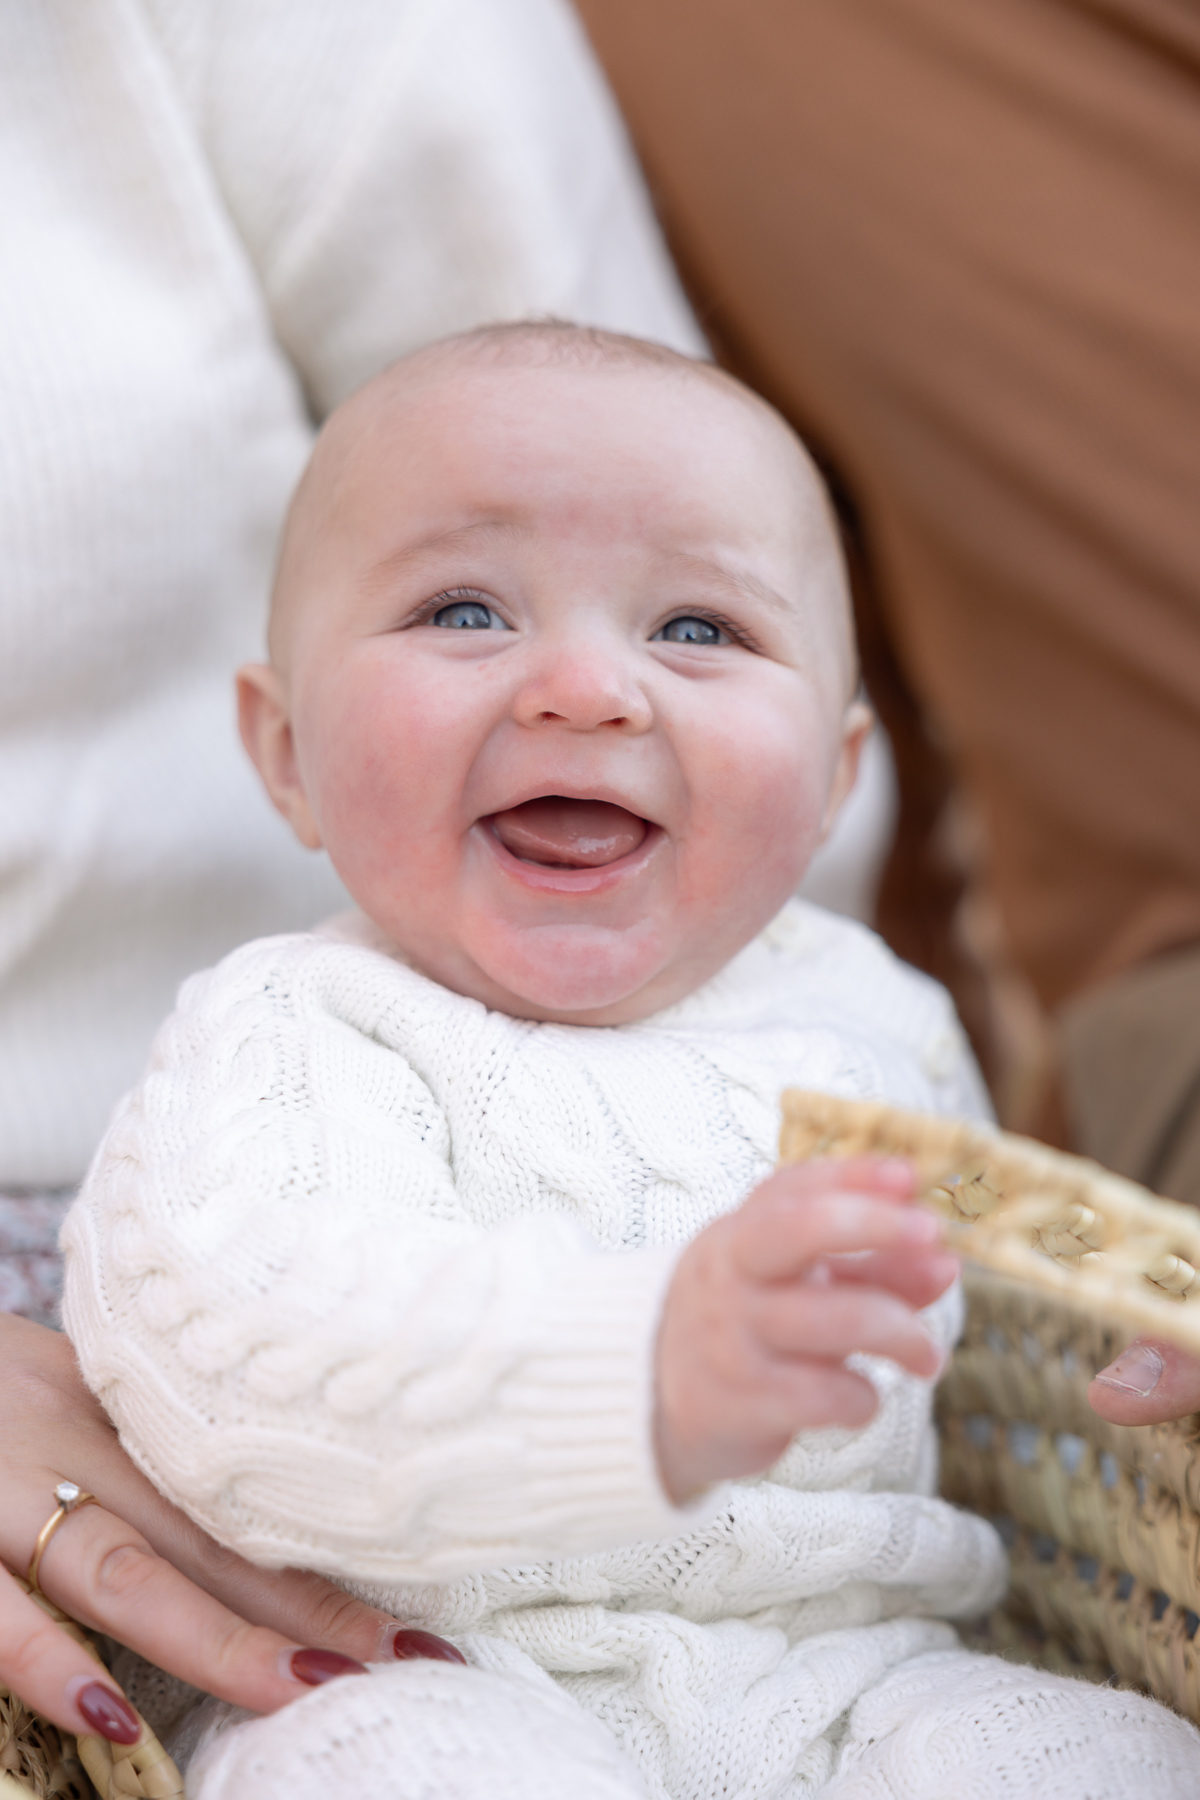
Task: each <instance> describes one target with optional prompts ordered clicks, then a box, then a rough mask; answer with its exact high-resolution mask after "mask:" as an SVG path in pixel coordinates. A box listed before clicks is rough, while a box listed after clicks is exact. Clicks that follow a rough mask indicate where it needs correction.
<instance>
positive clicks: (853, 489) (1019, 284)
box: [581, 0, 1200, 1199]
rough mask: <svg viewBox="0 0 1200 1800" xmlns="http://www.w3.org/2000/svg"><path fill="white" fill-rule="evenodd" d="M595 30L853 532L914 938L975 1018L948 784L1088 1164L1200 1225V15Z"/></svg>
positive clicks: (594, 24) (735, 342)
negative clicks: (1190, 1119) (1193, 1112)
mask: <svg viewBox="0 0 1200 1800" xmlns="http://www.w3.org/2000/svg"><path fill="white" fill-rule="evenodd" d="M581 11H582V13H583V16H584V19H585V21H586V23H587V25H588V26H589V29H590V31H591V33H592V37H593V41H594V43H595V45H596V48H597V49H598V51H599V53H600V55H601V58H602V60H603V61H604V62H605V64H606V67H607V70H608V73H609V76H610V79H611V80H612V82H613V84H614V86H615V87H616V90H617V94H618V98H619V99H620V100H621V102H622V105H623V106H624V108H625V111H626V115H627V118H628V120H629V122H630V124H631V126H632V128H633V132H634V136H635V140H636V142H637V144H638V147H639V149H640V151H641V153H642V156H643V159H644V162H645V165H646V168H647V172H648V174H649V176H650V180H651V185H652V187H653V189H654V191H655V193H656V197H657V199H658V201H659V205H660V210H661V212H662V215H663V217H664V219H665V222H666V224H667V226H668V230H669V233H670V235H671V238H672V241H673V245H674V248H675V250H676V252H677V254H678V256H679V258H680V260H681V263H682V266H683V268H684V270H685V273H686V275H687V277H688V280H689V282H690V284H691V288H692V291H693V297H694V299H695V300H696V302H697V304H698V307H699V310H700V313H701V317H702V318H703V319H704V321H705V323H706V324H707V325H708V326H709V328H710V329H711V330H713V332H714V334H715V336H716V338H717V341H718V342H719V343H720V344H721V345H722V347H723V349H724V352H725V354H726V356H727V358H728V360H729V361H730V363H731V364H732V365H733V366H734V367H735V368H736V369H737V370H738V372H739V373H742V374H744V375H746V376H747V377H748V378H749V379H751V380H752V381H754V382H756V383H757V384H758V385H759V386H760V387H761V388H762V389H763V390H764V391H765V392H766V393H767V394H768V395H769V396H770V397H771V398H772V399H773V400H775V401H776V403H777V404H778V405H780V406H781V407H782V409H783V410H784V411H785V412H786V413H787V414H788V415H789V417H790V418H792V419H793V420H794V421H795V422H796V423H797V424H798V425H799V426H800V427H801V429H802V430H804V431H805V432H806V433H807V434H808V436H809V437H810V439H811V440H812V441H813V442H814V444H815V446H816V448H817V449H818V451H819V453H820V454H821V455H822V457H823V458H824V459H825V461H826V463H827V465H828V466H829V467H830V469H831V472H832V474H833V476H834V478H835V481H836V482H837V484H838V485H839V486H840V488H841V489H842V490H843V493H844V496H845V498H846V500H847V503H848V506H847V510H848V512H849V514H850V517H851V522H852V527H853V530H854V533H855V536H856V538H857V541H858V545H859V549H860V553H861V555H860V560H861V563H862V568H861V570H860V577H861V579H860V589H861V595H860V599H861V606H862V619H861V621H860V623H861V625H862V627H863V637H864V650H865V661H866V667H867V675H868V681H869V683H870V685H871V687H872V690H873V693H874V695H875V698H876V703H877V705H878V706H879V707H880V710H881V711H882V712H883V714H884V716H885V718H886V721H887V723H888V725H889V728H890V729H891V731H892V735H893V738H894V740H895V741H896V745H897V754H898V763H899V768H900V776H901V786H902V795H903V801H902V828H901V835H900V840H899V842H898V845H897V848H896V852H895V853H894V856H893V862H892V868H891V871H890V874H889V877H888V879H887V880H886V881H885V887H884V896H883V918H882V921H881V922H882V924H883V926H884V928H885V930H886V931H887V932H888V935H889V936H890V937H891V938H892V941H893V942H894V943H895V944H896V945H897V947H899V948H900V949H901V950H902V951H903V952H904V953H905V954H907V955H909V956H912V957H914V958H915V959H916V960H918V961H920V962H923V963H924V964H925V965H926V966H931V967H933V968H934V969H935V970H936V972H938V973H939V974H941V975H942V976H943V978H946V977H948V978H949V979H950V981H951V984H952V985H953V986H954V987H955V989H956V991H957V993H958V995H959V998H960V1003H963V1004H964V1011H965V1012H966V1013H967V1015H968V1017H970V1016H971V1015H972V1011H973V1002H974V996H973V995H972V993H971V992H970V990H969V988H968V987H967V986H966V984H965V982H964V979H963V972H962V970H961V968H956V966H955V950H954V945H953V941H952V938H951V936H950V931H949V914H950V911H951V907H952V903H953V901H954V898H955V893H954V883H953V881H952V880H951V879H950V878H949V876H948V875H947V873H946V871H945V870H944V868H942V867H941V866H940V864H939V857H938V840H937V836H936V833H937V831H938V830H939V829H940V828H942V826H940V825H939V819H940V814H941V812H942V802H943V801H944V799H945V797H946V793H947V791H948V785H949V783H948V777H947V772H946V763H947V761H948V763H949V764H950V766H951V767H952V768H953V771H954V773H955V776H956V777H957V779H958V781H959V782H960V783H961V784H962V786H963V788H964V789H965V792H966V794H967V795H968V797H969V800H970V802H971V804H972V809H973V811H974V813H975V815H976V816H977V817H978V819H979V820H980V822H981V825H982V837H983V846H984V866H983V870H982V875H983V878H984V879H985V881H986V884H987V887H988V889H989V891H990V893H991V895H992V896H993V897H994V901H995V903H996V906H997V908H998V911H999V914H1000V917H1001V919H1002V921H1003V928H1004V935H1005V939H1006V942H1007V946H1008V949H1009V952H1010V954H1011V955H1012V957H1013V958H1014V959H1015V961H1016V963H1017V965H1018V966H1019V968H1020V969H1021V970H1022V971H1023V972H1024V974H1025V976H1027V977H1028V979H1029V981H1030V982H1031V983H1032V985H1033V987H1034V989H1035V991H1036V993H1037V995H1038V997H1039V999H1040V1001H1041V1004H1042V1006H1043V1007H1044V1008H1045V1009H1047V1012H1048V1013H1053V1012H1055V1011H1056V1010H1057V1009H1058V1008H1060V1007H1061V1006H1062V1005H1063V1003H1065V1002H1070V1003H1071V1021H1072V1023H1071V1028H1070V1029H1069V1030H1068V1032H1067V1033H1066V1034H1065V1042H1066V1056H1067V1068H1066V1087H1067V1089H1068V1091H1069V1092H1070V1094H1071V1095H1072V1098H1073V1110H1074V1117H1075V1133H1076V1141H1077V1142H1081V1143H1082V1147H1084V1148H1096V1149H1098V1150H1100V1151H1102V1152H1103V1153H1105V1154H1107V1155H1109V1156H1110V1157H1115V1158H1116V1160H1117V1161H1118V1163H1120V1162H1121V1159H1122V1157H1124V1158H1125V1159H1126V1166H1127V1167H1128V1168H1129V1172H1131V1173H1135V1174H1139V1175H1142V1176H1144V1177H1147V1178H1152V1179H1157V1180H1159V1181H1160V1182H1163V1183H1166V1184H1168V1185H1173V1186H1174V1188H1175V1190H1176V1191H1177V1192H1179V1193H1183V1194H1188V1195H1190V1196H1192V1197H1195V1198H1197V1199H1200V1130H1198V1131H1197V1133H1196V1137H1197V1146H1196V1149H1195V1150H1194V1151H1193V1152H1192V1153H1191V1154H1190V1155H1185V1156H1184V1157H1183V1163H1182V1165H1181V1164H1180V1162H1179V1157H1178V1156H1177V1155H1175V1153H1174V1152H1172V1151H1171V1150H1170V1149H1169V1147H1167V1148H1164V1134H1165V1137H1166V1138H1169V1139H1170V1141H1171V1143H1173V1144H1174V1145H1175V1146H1176V1149H1178V1148H1179V1146H1180V1144H1181V1143H1182V1142H1183V1141H1184V1140H1185V1139H1186V1138H1187V1136H1188V1133H1187V1130H1186V1128H1185V1125H1181V1120H1180V1112H1179V1109H1180V1106H1181V1104H1182V1105H1183V1108H1184V1113H1185V1115H1186V1113H1187V1111H1188V1108H1189V1106H1191V1105H1193V1104H1194V1100H1195V1090H1196V1089H1197V1088H1200V953H1196V954H1195V957H1194V959H1189V958H1188V957H1187V956H1186V955H1181V954H1180V953H1182V952H1185V951H1187V950H1188V948H1189V947H1192V946H1195V945H1197V943H1200V12H1197V10H1196V8H1195V7H1194V6H1193V5H1191V4H1188V3H1185V0H988V4H987V5H986V6H978V5H966V6H964V5H963V4H961V0H836V3H835V0H582V4H581ZM1167 952H1171V953H1174V956H1173V963H1172V967H1173V970H1174V978H1173V979H1172V980H1168V981H1165V982H1163V981H1159V982H1157V983H1156V982H1153V981H1152V982H1151V990H1153V994H1157V995H1158V998H1159V1000H1162V1001H1164V1002H1165V999H1166V997H1167V996H1168V995H1169V994H1175V995H1176V996H1177V995H1178V993H1179V987H1178V983H1179V981H1180V980H1181V979H1187V980H1189V981H1190V985H1191V989H1192V991H1193V992H1196V994H1197V1005H1196V1006H1195V1007H1193V1006H1191V1005H1189V1004H1186V1003H1176V1004H1174V1005H1166V1004H1162V1005H1156V1004H1155V1001H1154V998H1153V994H1152V995H1151V997H1150V998H1148V997H1147V996H1148V993H1150V992H1151V990H1147V989H1146V988H1145V985H1144V980H1143V973H1142V966H1143V965H1147V963H1148V959H1156V958H1158V957H1159V956H1161V955H1162V954H1163V953H1167ZM1149 966H1151V967H1153V966H1154V965H1153V964H1150V965H1149ZM1189 970H1190V975H1189V974H1188V973H1187V971H1189ZM1131 971H1132V972H1133V973H1132V974H1131V973H1130V972H1131ZM1130 981H1132V982H1133V983H1134V990H1135V991H1133V992H1132V994H1131V992H1130V990H1129V989H1128V985H1127V984H1128V983H1129V982H1130ZM1081 997H1082V998H1081ZM1147 1006H1149V1008H1150V1013H1151V1015H1152V1016H1151V1023H1150V1027H1149V1030H1150V1037H1151V1039H1152V1040H1153V1041H1154V1042H1155V1044H1156V1045H1157V1046H1158V1051H1157V1053H1158V1058H1159V1063H1158V1064H1154V1066H1150V1065H1149V1064H1147V1062H1146V1060H1145V1057H1144V1055H1143V1054H1142V1051H1141V1050H1139V1048H1138V1045H1142V1046H1143V1048H1144V1036H1145V1033H1144V1020H1145V1015H1146V1008H1147ZM1130 1007H1132V1008H1133V1013H1134V1018H1135V1022H1134V1023H1133V1024H1131V1023H1130V1022H1129V1019H1128V1017H1127V1015H1128V1013H1129V1009H1130ZM1080 1008H1082V1011H1081V1010H1080ZM1131 1033H1132V1036H1131ZM1139 1033H1140V1034H1141V1035H1139ZM1164 1059H1165V1061H1166V1062H1167V1063H1169V1064H1170V1068H1171V1078H1170V1079H1169V1080H1166V1079H1160V1074H1159V1073H1158V1072H1157V1071H1158V1068H1159V1064H1161V1063H1162V1062H1163V1060H1164ZM1181 1065H1183V1070H1184V1072H1182V1073H1181ZM1187 1069H1190V1070H1191V1079H1190V1080H1189V1079H1188V1076H1187V1073H1186V1071H1187ZM1185 1093H1187V1094H1190V1095H1191V1099H1190V1100H1181V1095H1183V1094H1185ZM1129 1108H1132V1109H1133V1111H1134V1112H1136V1113H1137V1115H1138V1123H1137V1124H1136V1126H1131V1127H1130V1128H1129V1129H1128V1130H1126V1129H1125V1128H1124V1127H1123V1126H1122V1124H1121V1118H1120V1116H1119V1115H1121V1114H1122V1111H1123V1109H1125V1110H1128V1109H1129ZM1156 1113H1157V1114H1159V1115H1161V1116H1160V1117H1158V1119H1157V1123H1149V1122H1148V1121H1150V1119H1151V1115H1154V1114H1156ZM1098 1122H1102V1127H1103V1128H1102V1129H1099V1135H1098V1136H1097V1135H1096V1132H1097V1129H1098ZM1135 1142H1136V1144H1137V1145H1138V1146H1139V1148H1137V1149H1136V1150H1135V1149H1134V1148H1133V1146H1134V1144H1135ZM1130 1158H1132V1159H1133V1162H1132V1165H1131V1164H1130V1162H1129V1159H1130Z"/></svg>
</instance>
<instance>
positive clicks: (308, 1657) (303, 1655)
mask: <svg viewBox="0 0 1200 1800" xmlns="http://www.w3.org/2000/svg"><path fill="white" fill-rule="evenodd" d="M366 1672H367V1671H366V1666H365V1665H364V1664H363V1663H360V1662H355V1660H354V1658H353V1657H352V1656H341V1655H339V1653H338V1652H337V1651H336V1650H294V1651H293V1652H292V1674H293V1675H294V1676H295V1677H296V1680H297V1681H302V1682H303V1683H304V1685H305V1687H321V1686H322V1685H323V1683H325V1682H326V1681H336V1680H337V1678H338V1676H339V1675H365V1674H366Z"/></svg>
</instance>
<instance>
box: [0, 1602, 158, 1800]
mask: <svg viewBox="0 0 1200 1800" xmlns="http://www.w3.org/2000/svg"><path fill="white" fill-rule="evenodd" d="M17 1584H18V1586H19V1587H22V1588H24V1590H25V1592H26V1593H29V1592H30V1589H29V1585H28V1583H27V1582H24V1581H21V1580H20V1579H19V1578H17ZM33 1598H34V1600H35V1601H36V1602H37V1604H38V1605H39V1606H40V1607H41V1608H42V1611H43V1612H45V1613H48V1614H49V1615H50V1617H51V1618H52V1619H53V1620H54V1622H55V1623H56V1624H57V1625H61V1626H62V1628H63V1630H64V1631H68V1632H69V1633H70V1634H71V1636H72V1637H73V1638H74V1639H75V1641H76V1643H79V1644H82V1645H83V1647H84V1649H85V1650H87V1651H88V1653H89V1654H90V1655H91V1656H94V1657H95V1658H96V1661H97V1662H100V1656H99V1653H98V1651H97V1649H96V1645H95V1643H94V1642H93V1640H92V1638H91V1637H90V1636H89V1635H88V1633H87V1632H85V1631H84V1630H83V1628H82V1627H81V1626H79V1625H77V1624H76V1623H75V1621H74V1619H70V1618H68V1617H67V1615H66V1613H64V1612H62V1611H61V1610H60V1608H58V1607H57V1606H55V1604H54V1602H53V1601H52V1600H47V1599H46V1597H45V1595H44V1594H34V1595H33ZM139 1717H140V1715H139ZM31 1794H33V1795H36V1796H37V1800H57V1797H58V1796H60V1795H61V1796H63V1797H64V1800H68V1797H69V1800H182V1795H183V1780H182V1777H181V1776H180V1773H179V1770H178V1769H177V1768H176V1767H175V1764H174V1763H173V1762H172V1761H171V1759H170V1757H169V1756H168V1755H167V1753H166V1751H165V1750H164V1749H163V1747H162V1745H161V1744H160V1743H159V1741H158V1739H157V1738H156V1737H155V1735H154V1733H153V1732H152V1731H151V1729H150V1727H149V1726H148V1725H147V1724H146V1721H145V1720H144V1719H143V1720H142V1735H141V1737H140V1738H139V1739H138V1741H137V1743H136V1744H110V1743H109V1742H108V1740H107V1739H106V1738H101V1737H85V1738H79V1739H78V1740H76V1739H75V1738H73V1737H71V1736H70V1735H69V1733H67V1732H60V1731H59V1730H58V1728H57V1727H56V1726H54V1725H51V1724H50V1722H49V1720H48V1719H43V1718H41V1717H39V1716H38V1715H37V1714H36V1713H33V1712H30V1710H29V1708H28V1707H27V1706H25V1705H23V1704H22V1702H21V1701H20V1700H18V1699H17V1698H16V1696H15V1695H14V1694H11V1693H10V1692H9V1690H8V1689H7V1688H6V1687H4V1686H3V1685H0V1800H29V1796H30V1795H31Z"/></svg>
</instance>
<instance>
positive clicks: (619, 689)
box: [514, 648, 652, 732]
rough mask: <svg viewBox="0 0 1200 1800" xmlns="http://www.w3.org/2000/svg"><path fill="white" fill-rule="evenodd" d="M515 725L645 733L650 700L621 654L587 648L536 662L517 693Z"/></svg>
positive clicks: (650, 715) (561, 653)
mask: <svg viewBox="0 0 1200 1800" xmlns="http://www.w3.org/2000/svg"><path fill="white" fill-rule="evenodd" d="M514 710H515V713H516V717H517V720H518V723H520V724H522V725H530V726H548V725H550V726H553V725H558V726H562V727H565V728H566V729H567V730H571V731H600V730H604V729H616V730H624V731H628V732H639V731H646V730H648V729H649V727H650V724H651V718H652V714H651V709H650V703H649V701H648V699H647V698H646V695H645V693H644V691H643V689H642V687H641V684H640V683H639V682H638V681H637V679H636V677H635V676H634V674H633V671H632V670H631V669H630V668H629V667H628V666H627V664H626V663H625V662H624V660H623V659H622V658H620V657H619V656H617V655H613V654H608V653H605V652H604V651H601V650H589V649H586V648H583V649H576V650H571V651H560V652H559V653H558V654H556V655H549V656H547V657H546V658H545V659H543V660H542V661H540V662H539V665H538V667H537V668H536V669H535V670H534V671H533V672H532V673H531V676H530V679H529V680H528V681H527V682H526V683H525V684H524V686H523V687H522V689H521V692H520V694H519V695H518V697H517V704H516V707H515V709H514Z"/></svg>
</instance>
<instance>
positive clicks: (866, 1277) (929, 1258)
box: [826, 1250, 962, 1307]
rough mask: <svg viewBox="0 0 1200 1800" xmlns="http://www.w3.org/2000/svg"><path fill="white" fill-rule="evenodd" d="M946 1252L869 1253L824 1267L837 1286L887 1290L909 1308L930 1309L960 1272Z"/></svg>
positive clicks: (877, 1251) (955, 1260)
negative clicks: (838, 1283) (842, 1284)
mask: <svg viewBox="0 0 1200 1800" xmlns="http://www.w3.org/2000/svg"><path fill="white" fill-rule="evenodd" d="M961 1266H962V1265H961V1264H960V1262H959V1260H958V1257H957V1256H952V1255H951V1254H950V1252H949V1251H947V1250H912V1251H910V1250H869V1251H867V1252H866V1253H865V1254H864V1255H862V1256H847V1257H838V1258H836V1259H835V1260H833V1261H831V1262H829V1263H828V1264H827V1265H826V1267H827V1268H828V1269H829V1272H830V1274H831V1276H832V1278H833V1280H834V1281H836V1282H846V1283H848V1284H849V1285H851V1286H853V1287H872V1288H886V1289H887V1291H888V1293H889V1294H895V1295H896V1297H897V1299H899V1300H903V1301H904V1302H905V1304H906V1305H908V1306H915V1307H921V1306H930V1305H932V1303H933V1302H934V1301H935V1300H936V1299H937V1297H938V1295H939V1294H944V1293H945V1291H946V1289H947V1288H948V1287H949V1286H950V1283H951V1282H952V1281H954V1280H955V1278H956V1277H957V1276H958V1274H959V1271H960V1269H961Z"/></svg>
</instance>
